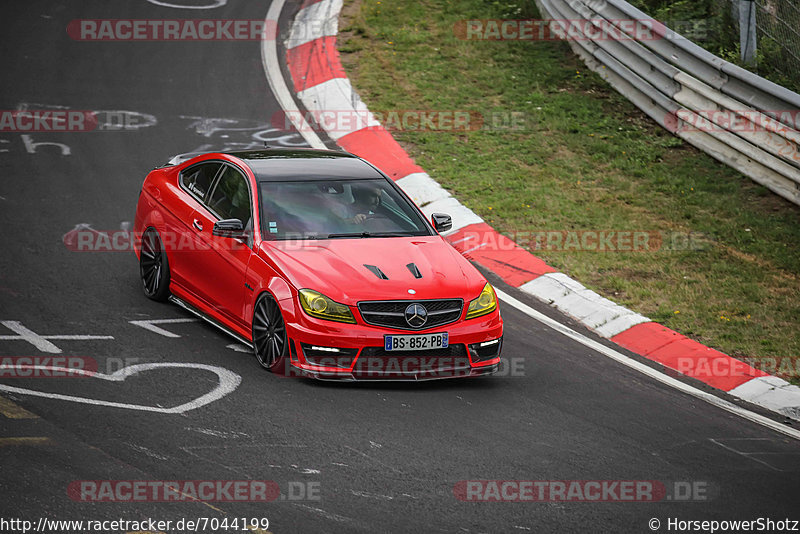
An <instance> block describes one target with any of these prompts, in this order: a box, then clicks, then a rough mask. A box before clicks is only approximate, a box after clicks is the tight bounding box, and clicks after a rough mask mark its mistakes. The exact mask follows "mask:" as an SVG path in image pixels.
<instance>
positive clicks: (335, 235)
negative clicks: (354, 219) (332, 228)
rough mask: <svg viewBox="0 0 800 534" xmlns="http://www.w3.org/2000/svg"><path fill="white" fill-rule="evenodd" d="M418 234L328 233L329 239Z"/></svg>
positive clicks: (410, 233) (411, 233)
mask: <svg viewBox="0 0 800 534" xmlns="http://www.w3.org/2000/svg"><path fill="white" fill-rule="evenodd" d="M410 235H416V234H414V233H413V232H352V233H349V234H328V239H337V238H340V237H342V238H344V237H358V238H364V237H406V236H410Z"/></svg>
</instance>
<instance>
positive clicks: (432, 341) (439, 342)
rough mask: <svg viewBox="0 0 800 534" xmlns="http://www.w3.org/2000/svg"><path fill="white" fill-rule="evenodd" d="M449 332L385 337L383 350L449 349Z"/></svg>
mask: <svg viewBox="0 0 800 534" xmlns="http://www.w3.org/2000/svg"><path fill="white" fill-rule="evenodd" d="M447 337H448V336H447V332H440V333H438V334H419V335H403V336H390V335H386V336H383V348H384V349H385V350H387V351H392V350H431V349H446V348H447V343H448V339H447Z"/></svg>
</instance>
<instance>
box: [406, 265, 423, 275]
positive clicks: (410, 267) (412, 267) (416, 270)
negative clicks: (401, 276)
mask: <svg viewBox="0 0 800 534" xmlns="http://www.w3.org/2000/svg"><path fill="white" fill-rule="evenodd" d="M406 267H408V270H409V271H411V274H413V275H414V278H422V273H421V272H419V268H418V267H417V266H416V265H415V264H413V263H409V264H408V265H406Z"/></svg>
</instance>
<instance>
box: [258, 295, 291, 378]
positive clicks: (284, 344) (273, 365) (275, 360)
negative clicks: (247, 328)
mask: <svg viewBox="0 0 800 534" xmlns="http://www.w3.org/2000/svg"><path fill="white" fill-rule="evenodd" d="M253 350H254V352H255V354H256V359H257V360H258V363H259V364H261V366H262V367H264V368H265V369H268V370H270V371H272V372H273V373H279V374H280V373H281V372H283V370H284V369H285V366H286V360H287V356H288V354H289V343H288V341H287V337H286V323H285V322H284V321H283V315H282V314H281V308H280V306H278V302H277V301H276V300H275V298H274V297H273V296H272V295H270V294H269V293H265V294H263V295H261V296H260V297H259V298H258V301H257V302H256V305H255V307H254V308H253Z"/></svg>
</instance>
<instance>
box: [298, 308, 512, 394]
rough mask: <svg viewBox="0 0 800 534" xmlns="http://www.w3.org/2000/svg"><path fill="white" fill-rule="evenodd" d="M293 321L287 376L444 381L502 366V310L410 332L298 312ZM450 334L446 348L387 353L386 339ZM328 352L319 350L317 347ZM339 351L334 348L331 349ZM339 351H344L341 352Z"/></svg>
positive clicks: (483, 373)
mask: <svg viewBox="0 0 800 534" xmlns="http://www.w3.org/2000/svg"><path fill="white" fill-rule="evenodd" d="M298 315H299V317H296V319H297V320H296V322H290V323H287V334H288V336H289V339H290V342H291V344H290V348H291V350H290V358H289V361H288V362H287V364H288V365H287V367H286V372H285V374H286V375H287V376H301V377H308V378H315V379H319V380H345V381H355V380H358V381H364V380H408V381H419V380H441V379H446V378H467V377H477V376H485V375H490V374H493V373H495V372H497V370H498V369H499V367H500V353H501V350H502V345H503V342H502V341H503V340H502V338H503V321H502V319H501V318H500V313H499V311H498V310H495V311H494V312H492V313H490V314H488V315H485V316H483V317H478V318H476V319H471V320H469V321H465V320H459V321H457V322H454V323H450V324H447V325H443V326H440V327H435V328H431V329H428V330H421V331H414V332H410V331H408V330H396V329H391V328H383V327H377V326H371V325H366V324H360V323H359V324H343V323H333V322H331V321H323V320H319V319H315V318H312V317H309V316H307V315H305V314H302V312H301V313H300V314H298ZM440 332H447V333H448V337H449V346H448V348H446V349H435V350H427V351H426V350H421V351H386V350H385V349H384V335H387V334H391V335H405V334H426V333H440ZM315 347H316V348H318V349H325V350H315V349H314V348H315ZM331 349H333V350H331ZM337 351H338V352H337Z"/></svg>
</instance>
